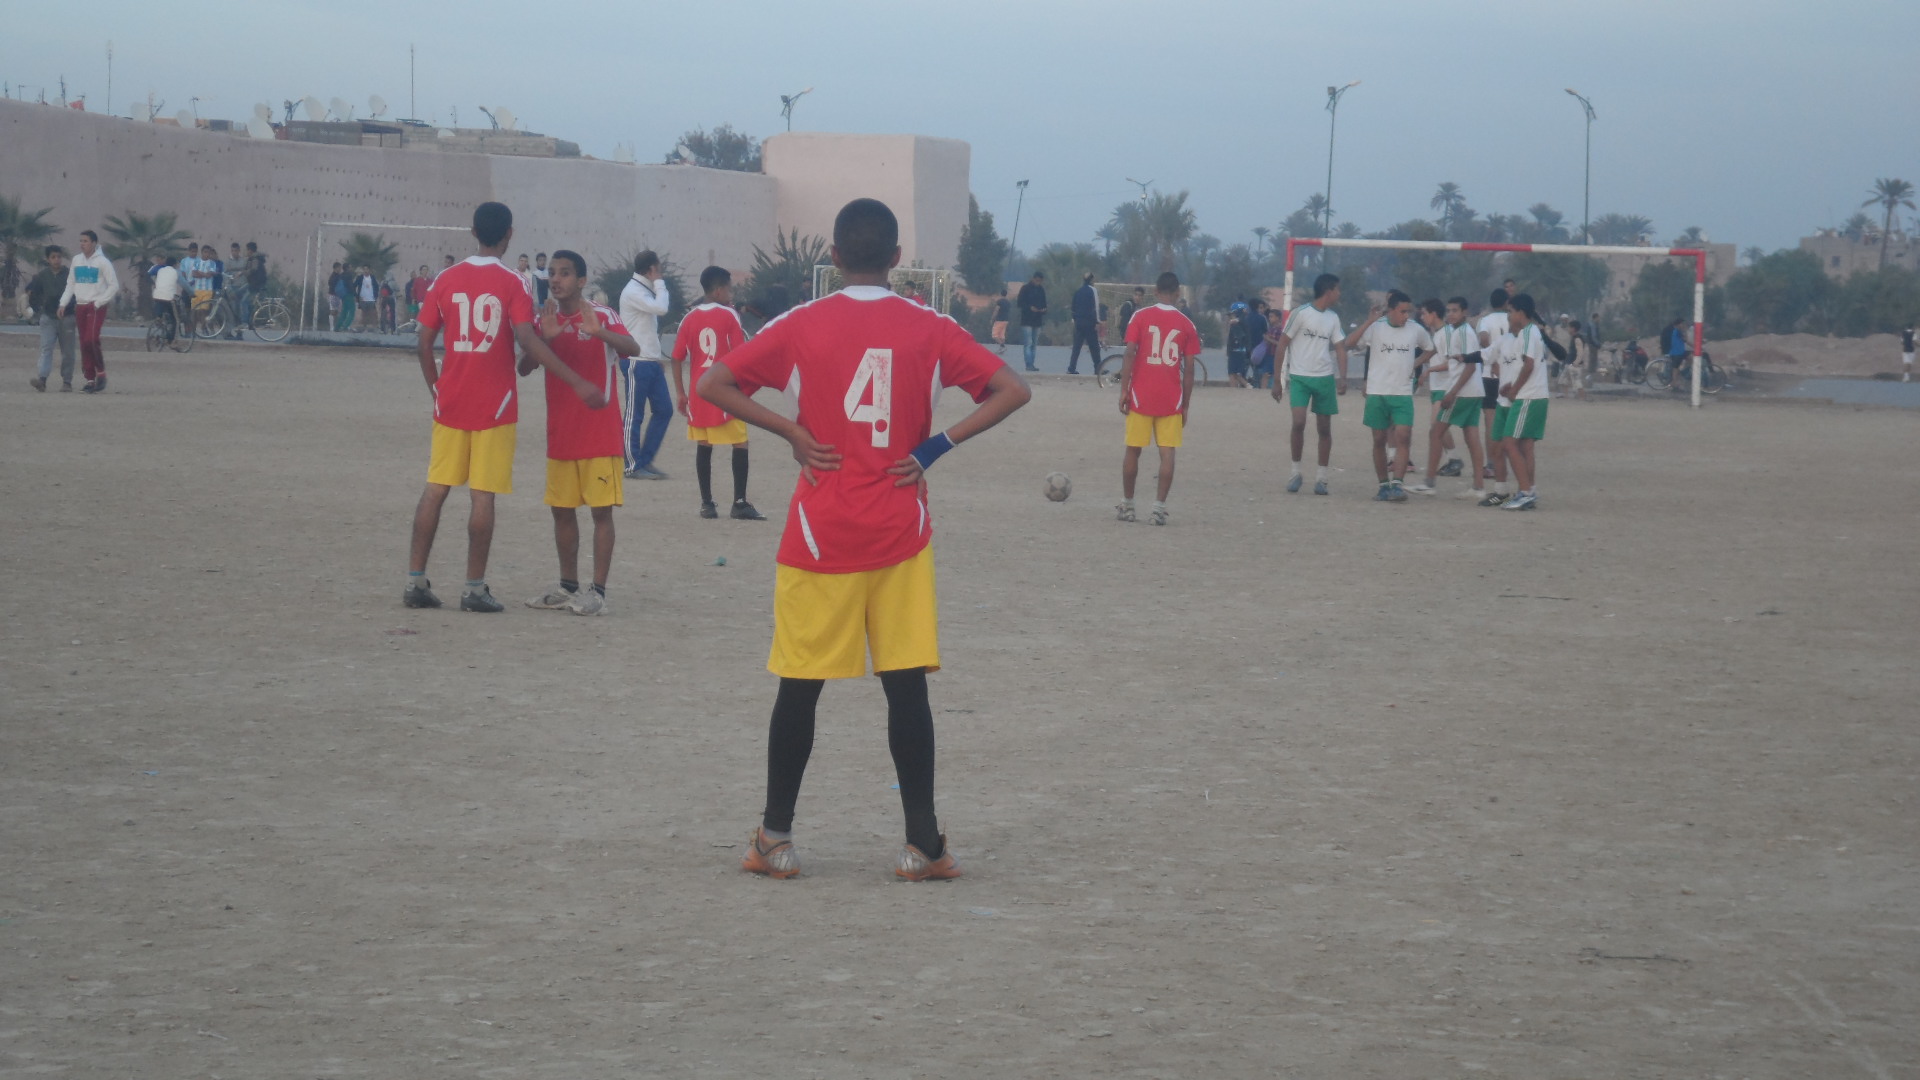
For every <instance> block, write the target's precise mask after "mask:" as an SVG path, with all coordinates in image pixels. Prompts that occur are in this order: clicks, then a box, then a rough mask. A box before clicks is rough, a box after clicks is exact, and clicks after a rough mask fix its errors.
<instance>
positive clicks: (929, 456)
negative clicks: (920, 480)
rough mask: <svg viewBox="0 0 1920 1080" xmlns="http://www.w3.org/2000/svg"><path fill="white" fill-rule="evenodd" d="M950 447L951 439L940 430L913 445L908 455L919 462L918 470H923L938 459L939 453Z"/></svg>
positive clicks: (951, 445)
mask: <svg viewBox="0 0 1920 1080" xmlns="http://www.w3.org/2000/svg"><path fill="white" fill-rule="evenodd" d="M951 449H953V440H952V439H949V438H947V433H946V432H944V431H942V432H940V433H939V434H937V435H935V436H934V437H933V438H931V439H928V440H927V441H926V442H923V443H921V444H920V445H919V446H916V447H914V448H913V453H912V455H910V456H911V457H912V458H913V460H915V461H917V462H919V463H920V470H921V471H922V472H925V471H926V470H928V469H931V468H932V467H933V463H934V462H936V461H939V460H940V455H941V454H944V453H946V452H947V451H949V450H951Z"/></svg>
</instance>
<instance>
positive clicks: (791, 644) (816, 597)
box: [767, 546, 940, 679]
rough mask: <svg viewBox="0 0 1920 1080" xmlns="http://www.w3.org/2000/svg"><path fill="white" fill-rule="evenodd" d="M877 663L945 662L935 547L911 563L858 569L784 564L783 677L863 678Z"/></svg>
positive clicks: (778, 612) (777, 600)
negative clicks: (829, 569)
mask: <svg viewBox="0 0 1920 1080" xmlns="http://www.w3.org/2000/svg"><path fill="white" fill-rule="evenodd" d="M869 651H871V652H872V654H873V670H875V671H900V670H903V669H907V668H926V669H927V670H928V671H938V670H940V633H939V617H938V612H937V609H936V605H935V603H934V593H933V548H932V547H930V546H929V547H925V548H921V549H920V554H918V555H915V556H914V557H913V558H911V559H908V560H907V561H906V562H903V563H895V564H894V565H892V566H883V567H881V568H880V569H878V570H862V571H860V572H859V573H855V574H819V573H815V572H813V571H811V570H801V569H799V568H798V567H793V566H776V567H775V568H774V578H773V652H772V654H771V655H770V656H768V657H767V670H768V671H771V672H773V673H774V674H775V675H778V676H780V677H781V678H783V679H857V678H859V677H860V676H862V675H865V674H866V673H867V653H868V652H869Z"/></svg>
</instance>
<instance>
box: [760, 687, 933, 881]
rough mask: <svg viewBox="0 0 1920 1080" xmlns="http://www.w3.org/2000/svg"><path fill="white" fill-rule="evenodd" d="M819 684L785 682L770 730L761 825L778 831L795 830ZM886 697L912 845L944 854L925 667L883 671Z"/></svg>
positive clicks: (891, 743)
mask: <svg viewBox="0 0 1920 1080" xmlns="http://www.w3.org/2000/svg"><path fill="white" fill-rule="evenodd" d="M825 685H826V684H825V683H824V682H823V681H822V680H819V679H781V680H780V694H779V696H778V697H776V698H775V699H774V702H773V720H772V722H771V723H770V724H769V725H768V730H767V808H766V811H765V813H764V814H763V815H762V817H761V819H760V824H761V825H762V826H763V827H764V828H766V829H768V830H770V831H773V832H790V831H792V829H793V807H794V804H795V803H796V802H798V801H799V799H800V780H801V778H802V777H803V776H805V775H806V771H807V759H808V758H810V757H812V756H813V722H814V713H815V711H816V707H817V706H818V705H819V703H820V690H821V688H822V687H823V686H825ZM880 685H881V687H882V688H883V689H885V690H886V693H887V746H888V748H889V749H891V750H892V751H893V769H894V773H895V775H897V776H898V777H899V779H900V806H901V808H902V809H903V810H905V811H906V818H907V842H908V843H909V844H912V845H913V846H914V847H917V848H919V849H920V850H921V852H923V853H924V854H925V855H926V856H927V857H928V858H933V859H937V858H939V857H940V856H941V854H942V847H941V842H940V823H939V820H938V819H937V818H936V817H935V815H934V812H933V749H934V748H933V707H932V706H931V705H930V704H929V703H928V701H927V672H926V669H925V668H910V669H908V670H905V671H883V672H881V673H880Z"/></svg>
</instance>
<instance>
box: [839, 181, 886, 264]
mask: <svg viewBox="0 0 1920 1080" xmlns="http://www.w3.org/2000/svg"><path fill="white" fill-rule="evenodd" d="M833 246H834V247H836V248H838V249H840V268H841V269H842V270H848V271H851V272H853V273H856V274H872V273H876V272H878V271H882V270H885V269H887V267H888V264H890V263H892V262H893V253H894V249H896V248H898V247H899V246H900V219H899V218H896V217H894V216H893V211H892V210H890V209H888V208H887V204H886V203H883V202H881V201H880V200H879V199H855V200H853V201H852V202H850V203H848V204H847V205H845V206H843V207H841V208H840V213H839V214H837V215H835V216H834V219H833Z"/></svg>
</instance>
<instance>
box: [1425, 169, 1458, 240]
mask: <svg viewBox="0 0 1920 1080" xmlns="http://www.w3.org/2000/svg"><path fill="white" fill-rule="evenodd" d="M1427 205H1428V206H1429V207H1431V208H1432V209H1435V210H1438V211H1440V227H1441V228H1442V229H1445V228H1447V227H1448V226H1450V225H1452V224H1453V220H1454V218H1456V217H1458V216H1459V214H1460V211H1462V210H1464V209H1466V206H1467V196H1466V193H1464V192H1462V191H1461V190H1460V185H1459V184H1456V183H1454V182H1453V181H1451V180H1448V181H1445V182H1444V183H1442V184H1441V185H1440V186H1439V187H1438V188H1436V189H1434V192H1433V198H1431V199H1428V200H1427Z"/></svg>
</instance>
